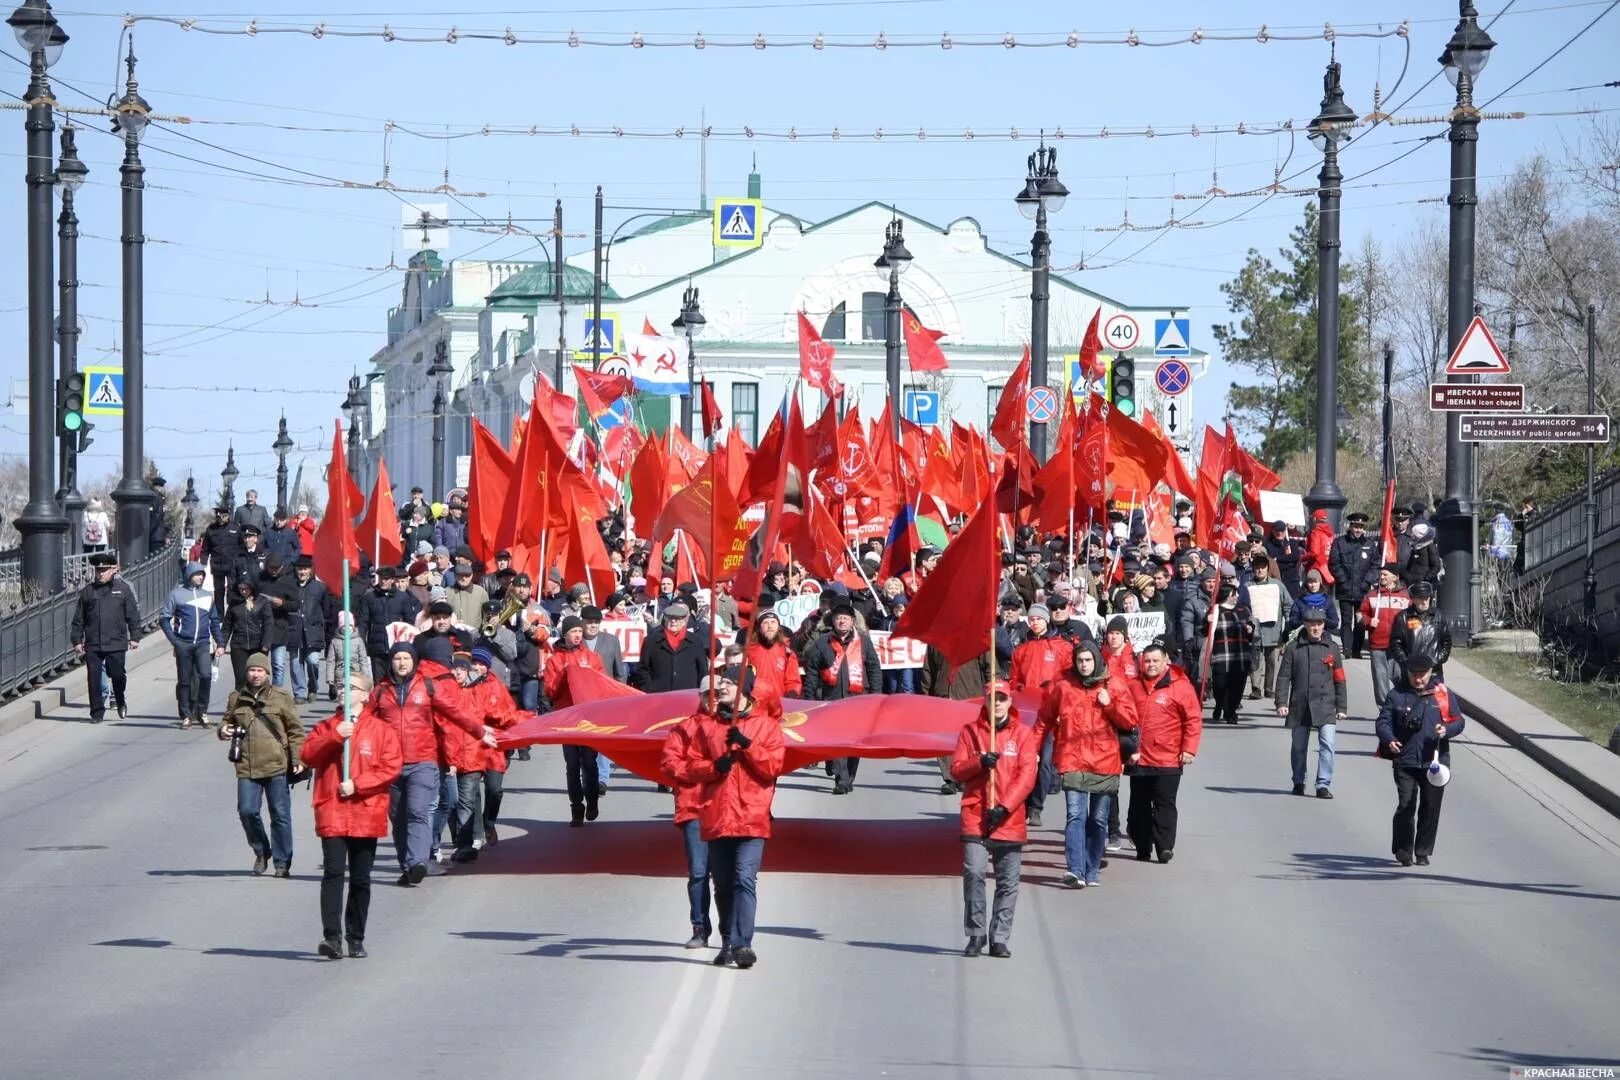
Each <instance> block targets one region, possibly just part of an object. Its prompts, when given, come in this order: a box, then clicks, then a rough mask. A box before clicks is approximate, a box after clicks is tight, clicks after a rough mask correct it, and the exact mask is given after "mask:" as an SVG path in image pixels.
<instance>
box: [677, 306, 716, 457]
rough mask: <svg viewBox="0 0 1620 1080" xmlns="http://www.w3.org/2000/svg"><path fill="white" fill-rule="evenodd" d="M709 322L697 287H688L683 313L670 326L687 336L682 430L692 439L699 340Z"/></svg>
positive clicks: (682, 308) (682, 307) (682, 398)
mask: <svg viewBox="0 0 1620 1080" xmlns="http://www.w3.org/2000/svg"><path fill="white" fill-rule="evenodd" d="M708 323H709V320H707V319H705V318H704V317H703V310H702V309H701V308H699V307H698V290H697V286H696V285H688V286H687V287H686V292H685V293H684V294H683V295H682V296H681V313H680V314H679V315H677V316H676V317H675V321H674V322H673V323H671V324H670V325H671V326H672V327H674V328H675V329H676V330H679V331H681V332H683V333H684V334H685V335H686V393H684V394H682V395H681V430H682V431H685V432H686V437H687V438H688V439H690V438H692V437H693V435H692V393H693V388H694V387H696V386H697V344H696V342H697V339H698V338H700V337H702V336H703V331H704V329H706V328H707V326H708Z"/></svg>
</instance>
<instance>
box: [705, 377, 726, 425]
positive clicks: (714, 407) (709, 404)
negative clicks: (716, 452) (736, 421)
mask: <svg viewBox="0 0 1620 1080" xmlns="http://www.w3.org/2000/svg"><path fill="white" fill-rule="evenodd" d="M724 426H725V417H723V416H721V415H720V403H719V402H718V401H716V400H714V384H713V383H711V382H710V381H709V380H708V379H704V380H703V437H704V438H705V439H712V438H714V437H715V435H716V434H718V433H719V431H720V429H721V428H722V427H724Z"/></svg>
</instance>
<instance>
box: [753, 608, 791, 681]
mask: <svg viewBox="0 0 1620 1080" xmlns="http://www.w3.org/2000/svg"><path fill="white" fill-rule="evenodd" d="M748 636H749V642H748V650H747V652H746V653H745V654H744V655H745V656H746V658H747V662H748V664H749V666H751V667H752V668H753V669H754V670H755V671H756V672H757V673H758V676H759V680H760V682H762V683H765V682H768V683H771V684H772V685H774V686H775V687H776V688H777V690H778V691H779V693H778V695H777V696H778V697H785V698H788V697H800V696H801V695H802V694H803V693H804V677H803V675H802V674H801V673H800V671H799V657H798V654H797V653H795V652H794V651H793V650H792V649H791V648H789V647H788V640H787V636H786V635H784V634H783V633H782V621H781V620H780V619H779V618H777V616H776V612H774V611H769V610H766V611H762V612H760V613H759V614H758V615H757V616H755V618H754V628H753V630H752V631H751V632H750V633H749V635H748Z"/></svg>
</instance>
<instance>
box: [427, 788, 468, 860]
mask: <svg viewBox="0 0 1620 1080" xmlns="http://www.w3.org/2000/svg"><path fill="white" fill-rule="evenodd" d="M460 805H461V784H460V783H459V782H458V781H457V780H456V778H455V777H454V776H451V775H450V770H449V769H445V770H444V771H443V772H441V773H440V774H439V801H438V802H436V803H434V804H433V842H432V843H431V844H429V845H428V847H429V848H430V849H431V848H433V847H435V846H437V845H439V844H442V843H443V842H444V827H445V825H446V824H447V823H448V822H449V821H450V815H451V814H452V813H454V812H455V809H456V807H458V806H460Z"/></svg>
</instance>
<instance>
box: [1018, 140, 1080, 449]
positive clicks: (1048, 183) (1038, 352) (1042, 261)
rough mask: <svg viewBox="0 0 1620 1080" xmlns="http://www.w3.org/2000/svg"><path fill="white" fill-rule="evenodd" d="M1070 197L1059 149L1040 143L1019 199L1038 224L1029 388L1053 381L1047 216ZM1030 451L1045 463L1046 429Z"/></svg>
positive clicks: (1033, 245) (1032, 435)
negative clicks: (1059, 165)
mask: <svg viewBox="0 0 1620 1080" xmlns="http://www.w3.org/2000/svg"><path fill="white" fill-rule="evenodd" d="M1068 197H1069V189H1068V188H1066V187H1064V186H1063V182H1062V181H1060V180H1059V179H1058V170H1057V147H1055V146H1054V147H1049V146H1047V145H1046V140H1045V139H1042V140H1041V145H1040V148H1039V149H1037V150H1036V151H1035V152H1034V153H1033V154H1031V155H1029V177H1028V179H1026V180H1025V181H1024V187H1023V190H1022V191H1020V192H1019V193H1018V195H1017V197H1016V200H1015V201H1016V202H1017V203H1018V211H1019V213H1021V214H1023V215H1024V216H1025V217H1027V218H1033V219H1034V221H1035V235H1034V236H1033V237H1031V238H1030V242H1029V244H1030V266H1031V273H1030V285H1029V309H1030V310H1029V384H1030V385H1031V386H1045V385H1047V381H1048V380H1049V379H1050V377H1051V372H1050V370H1049V368H1048V349H1047V331H1048V328H1049V323H1050V308H1051V303H1050V302H1051V296H1052V293H1051V281H1052V238H1051V236H1049V235H1048V234H1047V231H1046V215H1047V214H1048V213H1053V214H1055V213H1057V212H1058V211H1059V210H1062V209H1063V204H1064V202H1065V201H1067V199H1068ZM1029 444H1030V449H1031V450H1032V451H1033V453H1034V454H1035V460H1036V461H1038V462H1041V463H1043V464H1044V463H1045V461H1046V425H1045V424H1031V425H1030V430H1029Z"/></svg>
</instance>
